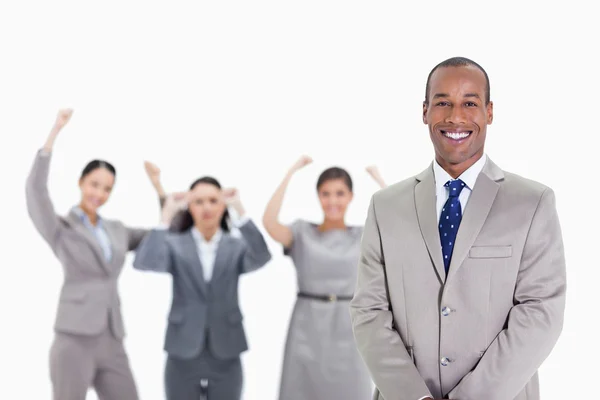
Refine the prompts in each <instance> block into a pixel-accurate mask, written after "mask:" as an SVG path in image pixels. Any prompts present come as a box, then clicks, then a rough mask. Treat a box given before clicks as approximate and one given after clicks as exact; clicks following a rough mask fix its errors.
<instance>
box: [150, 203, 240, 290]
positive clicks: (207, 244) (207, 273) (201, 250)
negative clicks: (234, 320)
mask: <svg viewBox="0 0 600 400" xmlns="http://www.w3.org/2000/svg"><path fill="white" fill-rule="evenodd" d="M230 216H231V222H232V225H233V227H232V229H231V235H232V236H234V237H240V236H241V234H240V233H239V230H238V228H241V227H242V226H243V225H244V224H245V223H246V222H248V221H249V220H250V218H248V217H247V216H246V215H243V216H241V217H238V216H237V214H236V213H231V212H230ZM158 229H168V226H165V225H160V226H159V227H158ZM191 232H192V237H193V238H194V242H196V249H197V252H198V257H199V258H200V264H201V265H202V274H203V275H204V280H205V281H206V282H210V280H211V278H212V275H213V270H214V269H215V258H216V256H217V249H218V248H219V242H220V241H221V238H222V237H223V230H222V229H221V228H219V229H218V230H217V231H216V232H215V234H214V235H213V236H212V237H211V238H210V240H206V239H205V238H204V235H202V233H200V231H199V230H198V229H196V227H192V228H191Z"/></svg>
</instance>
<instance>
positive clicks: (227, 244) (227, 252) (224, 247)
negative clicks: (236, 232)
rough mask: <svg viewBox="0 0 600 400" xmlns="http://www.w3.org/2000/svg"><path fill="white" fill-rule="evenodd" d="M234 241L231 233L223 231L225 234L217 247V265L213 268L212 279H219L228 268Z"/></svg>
mask: <svg viewBox="0 0 600 400" xmlns="http://www.w3.org/2000/svg"><path fill="white" fill-rule="evenodd" d="M233 243H234V241H233V239H232V237H231V235H230V234H228V233H225V232H223V236H222V237H221V240H220V241H219V245H218V247H217V254H216V255H215V265H214V268H213V274H212V279H211V280H212V281H215V280H216V279H218V278H219V277H220V276H221V274H222V273H223V270H224V269H225V268H227V266H228V263H229V258H230V257H231V245H232V244H233Z"/></svg>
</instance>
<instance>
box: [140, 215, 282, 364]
mask: <svg viewBox="0 0 600 400" xmlns="http://www.w3.org/2000/svg"><path fill="white" fill-rule="evenodd" d="M240 231H241V233H242V238H235V237H233V236H231V235H230V234H228V233H224V234H223V236H222V237H221V240H220V242H219V245H218V248H217V254H216V258H215V265H214V270H213V275H212V278H211V280H210V282H206V281H205V280H204V275H203V273H202V265H201V262H200V258H199V255H198V250H197V247H196V242H195V241H194V238H193V236H192V233H191V231H190V230H187V231H185V232H183V233H174V232H169V231H166V230H152V231H151V232H150V234H149V235H148V236H147V237H146V238H145V239H144V240H143V242H142V244H141V246H140V248H139V249H138V251H137V253H136V258H135V261H134V263H133V266H134V267H135V268H137V269H140V270H148V271H156V272H168V273H170V274H171V275H172V276H173V301H172V305H171V311H170V313H169V317H168V320H169V324H168V327H167V333H166V337H165V344H164V349H165V351H167V353H168V354H169V355H170V356H172V357H176V358H181V359H191V358H194V357H196V356H198V355H199V354H200V353H201V352H202V351H203V350H204V348H205V344H206V339H207V337H206V335H208V344H209V348H210V351H211V353H212V354H213V355H214V356H215V357H217V358H220V359H232V358H235V357H237V356H239V354H240V353H242V352H244V351H246V350H247V349H248V344H247V341H246V334H245V332H244V327H243V324H242V313H241V311H240V308H239V303H238V279H239V276H240V274H243V273H246V272H251V271H254V270H256V269H258V268H260V267H262V266H264V265H265V264H266V263H267V262H268V261H269V260H270V259H271V253H270V252H269V249H268V247H267V244H266V242H265V240H264V238H263V235H262V234H261V233H260V231H259V230H258V228H257V227H256V225H254V223H253V222H252V221H248V222H247V223H245V224H244V225H243V226H242V227H241V228H240Z"/></svg>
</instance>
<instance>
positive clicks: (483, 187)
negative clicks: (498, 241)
mask: <svg viewBox="0 0 600 400" xmlns="http://www.w3.org/2000/svg"><path fill="white" fill-rule="evenodd" d="M503 178H504V174H503V173H502V170H501V169H500V168H498V167H497V166H496V165H495V164H494V163H493V162H492V161H491V160H490V159H488V160H487V161H486V164H485V166H484V167H483V171H482V172H481V173H480V174H479V176H478V177H477V181H476V182H475V188H474V189H473V192H472V193H471V196H470V197H469V201H468V203H467V206H466V209H465V210H464V212H463V217H462V221H461V223H460V227H459V228H458V233H457V235H456V243H455V244H454V249H453V250H452V261H451V262H450V268H449V270H448V278H447V279H446V281H448V280H450V279H452V278H453V277H454V276H455V275H456V273H457V271H458V270H459V269H460V267H461V265H462V264H463V262H464V260H465V258H466V257H467V254H468V253H469V250H470V249H471V246H473V243H474V242H475V239H477V235H479V232H480V231H481V228H482V226H483V224H484V223H485V220H486V219H487V216H488V214H489V213H490V210H491V208H492V204H493V203H494V199H495V198H496V194H497V193H498V189H499V188H500V185H499V184H498V181H500V180H502V179H503Z"/></svg>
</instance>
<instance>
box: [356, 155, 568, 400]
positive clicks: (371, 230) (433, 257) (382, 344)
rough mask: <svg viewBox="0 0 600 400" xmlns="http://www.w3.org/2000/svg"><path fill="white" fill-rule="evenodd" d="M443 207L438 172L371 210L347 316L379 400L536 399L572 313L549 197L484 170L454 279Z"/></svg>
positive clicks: (380, 196)
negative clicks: (446, 256) (443, 240)
mask: <svg viewBox="0 0 600 400" xmlns="http://www.w3.org/2000/svg"><path fill="white" fill-rule="evenodd" d="M435 196H436V195H435V185H434V175H433V168H432V167H430V168H428V169H427V170H425V171H424V172H423V173H421V174H420V175H418V176H416V177H414V178H410V179H407V180H405V181H403V182H400V183H397V184H395V185H392V186H390V187H388V188H386V189H384V190H381V191H379V192H378V193H376V194H375V195H374V196H373V198H372V200H371V205H370V207H369V213H368V217H367V221H366V225H365V229H364V235H363V239H362V249H361V256H360V261H359V266H358V268H359V276H358V284H357V289H356V292H355V296H354V299H353V300H352V302H351V313H352V319H353V326H354V334H355V338H356V342H357V344H358V348H359V350H360V352H361V354H362V356H363V358H364V360H365V362H366V364H367V366H368V368H369V370H370V372H371V376H372V377H373V380H374V382H375V385H376V386H377V388H378V393H377V395H376V396H375V398H377V399H387V400H391V399H394V400H417V399H419V398H420V397H421V396H426V395H433V396H432V397H434V398H442V397H443V396H446V395H447V396H448V397H447V398H449V399H460V400H479V399H487V400H511V399H518V400H538V399H539V398H540V394H539V387H538V375H537V370H538V367H539V366H540V365H541V364H542V362H543V361H544V360H545V358H546V357H547V356H548V355H549V354H550V351H551V350H552V348H553V347H554V345H555V343H556V341H557V339H558V337H559V335H560V333H561V330H562V326H563V313H564V307H565V292H566V273H565V258H564V250H563V242H562V235H561V228H560V224H559V219H558V216H557V212H556V207H555V197H554V193H553V191H552V190H551V189H550V188H548V187H545V186H543V185H541V184H539V183H536V182H533V181H530V180H527V179H524V178H522V177H519V176H517V175H514V174H510V173H506V172H503V171H502V170H501V169H500V168H498V167H497V166H496V165H495V164H494V163H492V161H491V160H489V159H488V161H487V163H486V165H485V166H484V169H483V171H482V173H481V174H479V177H478V178H477V183H476V184H475V187H474V190H473V192H472V193H471V197H470V198H469V203H468V204H467V207H466V208H465V212H464V214H463V218H462V222H461V225H460V228H459V231H458V236H457V238H456V244H455V246H454V251H453V256H452V261H451V265H450V269H449V273H448V276H445V275H446V274H445V270H444V263H443V261H442V252H441V246H440V238H439V234H438V228H437V226H438V221H437V215H436V212H435V209H436V208H435V201H436V198H435Z"/></svg>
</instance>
